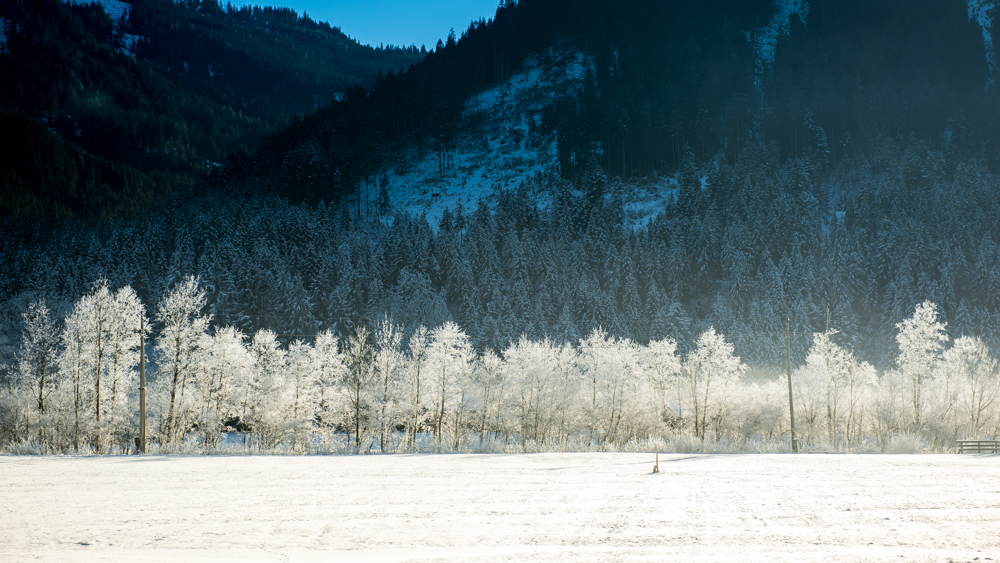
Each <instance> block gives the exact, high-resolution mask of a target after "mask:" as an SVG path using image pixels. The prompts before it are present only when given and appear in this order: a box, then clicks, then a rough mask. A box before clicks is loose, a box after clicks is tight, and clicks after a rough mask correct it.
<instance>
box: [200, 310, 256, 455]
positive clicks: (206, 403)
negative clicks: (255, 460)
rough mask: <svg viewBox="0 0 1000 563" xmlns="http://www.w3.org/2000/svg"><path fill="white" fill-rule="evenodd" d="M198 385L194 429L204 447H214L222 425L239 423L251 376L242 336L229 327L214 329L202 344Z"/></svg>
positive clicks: (251, 368)
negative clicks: (196, 426) (196, 425)
mask: <svg viewBox="0 0 1000 563" xmlns="http://www.w3.org/2000/svg"><path fill="white" fill-rule="evenodd" d="M204 352H205V354H204V357H203V363H202V367H201V369H202V374H201V380H202V381H201V384H200V385H199V388H198V391H199V404H200V409H201V412H200V415H199V417H198V427H199V428H201V429H202V430H203V431H204V443H205V445H206V446H211V445H214V444H215V442H216V440H217V439H218V434H219V432H220V431H221V430H222V424H223V423H224V422H226V421H231V423H233V424H237V423H240V422H243V420H242V419H241V418H240V417H241V416H242V406H243V400H244V399H245V397H246V392H247V388H248V386H249V384H250V378H251V375H252V373H253V358H252V357H251V355H250V352H249V351H248V350H247V347H246V337H245V336H244V335H243V333H242V332H240V330H239V329H237V328H235V327H231V326H227V327H221V328H217V329H216V330H215V333H214V334H213V335H212V338H211V340H209V341H207V342H206V346H205V350H204Z"/></svg>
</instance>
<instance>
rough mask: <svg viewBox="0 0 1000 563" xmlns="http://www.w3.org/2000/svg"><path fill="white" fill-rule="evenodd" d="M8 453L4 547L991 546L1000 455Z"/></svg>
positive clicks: (864, 557)
mask: <svg viewBox="0 0 1000 563" xmlns="http://www.w3.org/2000/svg"><path fill="white" fill-rule="evenodd" d="M652 466H653V456H652V455H651V454H535V455H507V456H502V455H438V456H432V455H421V456H400V455H396V456H362V457H341V456H329V457H323V456H312V457H158V456H150V457H133V458H126V457H7V456H5V457H0V560H2V561H109V560H110V561H220V560H221V561H524V560H533V561H537V560H546V561H674V560H679V561H773V560H784V561H823V562H826V561H942V562H944V561H974V560H977V559H976V558H978V561H988V560H990V558H992V559H993V560H998V559H1000V535H998V534H997V530H998V529H1000V457H998V456H970V455H965V456H959V455H913V456H902V455H901V456H890V455H798V456H796V455H669V456H660V468H661V472H660V473H659V474H656V475H654V474H651V473H650V471H651V469H652Z"/></svg>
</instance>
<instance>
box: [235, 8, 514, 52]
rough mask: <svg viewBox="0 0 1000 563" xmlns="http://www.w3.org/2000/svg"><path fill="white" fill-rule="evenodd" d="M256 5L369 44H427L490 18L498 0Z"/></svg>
mask: <svg viewBox="0 0 1000 563" xmlns="http://www.w3.org/2000/svg"><path fill="white" fill-rule="evenodd" d="M252 3H253V4H258V5H268V6H287V7H289V8H292V9H294V10H295V11H297V12H298V13H299V14H300V15H301V14H302V12H306V13H308V14H309V17H310V18H312V19H313V20H316V21H321V22H322V21H326V22H330V25H332V26H339V27H340V30H341V31H343V32H344V33H346V34H347V35H349V36H351V37H353V38H355V39H357V40H358V42H360V43H364V44H368V45H375V46H377V45H379V44H385V45H389V44H393V45H397V46H406V47H408V46H410V45H416V46H417V47H420V46H421V45H426V46H427V48H428V49H433V48H434V45H436V44H437V42H438V39H444V38H445V37H447V36H448V30H450V29H452V28H454V29H455V33H456V34H457V35H459V36H461V35H462V31H464V30H465V29H467V28H468V27H469V23H470V22H472V21H473V20H477V19H479V18H481V17H484V18H487V19H489V18H492V17H493V16H494V14H496V11H497V5H498V4H499V3H500V0H260V1H259V2H252Z"/></svg>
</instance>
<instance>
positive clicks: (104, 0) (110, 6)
mask: <svg viewBox="0 0 1000 563" xmlns="http://www.w3.org/2000/svg"><path fill="white" fill-rule="evenodd" d="M66 2H67V3H69V4H77V5H86V4H90V3H97V4H100V6H101V7H102V8H104V13H106V14H107V15H109V16H111V21H113V22H115V30H117V29H118V22H120V21H121V18H122V16H124V17H125V19H128V16H129V13H131V11H132V5H131V4H126V3H125V2H121V1H120V0H66Z"/></svg>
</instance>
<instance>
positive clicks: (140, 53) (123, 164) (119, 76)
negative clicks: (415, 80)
mask: <svg viewBox="0 0 1000 563" xmlns="http://www.w3.org/2000/svg"><path fill="white" fill-rule="evenodd" d="M123 6H125V8H126V9H125V12H124V13H123V14H122V17H121V18H120V19H119V20H117V21H113V20H112V18H111V16H109V15H108V14H107V13H106V12H105V10H104V9H103V8H102V7H101V5H100V4H77V3H66V2H61V1H59V0H44V1H41V2H34V1H21V0H12V1H9V2H3V3H0V18H3V20H4V22H5V28H7V29H9V31H8V32H7V35H8V37H7V40H6V47H5V49H4V51H3V53H2V54H0V83H3V84H4V88H3V89H2V90H0V119H2V120H3V121H4V122H5V125H9V124H10V123H15V124H16V125H17V127H16V133H17V135H16V137H15V138H14V139H13V140H11V139H8V138H4V139H2V142H3V143H4V145H5V146H6V145H8V144H10V145H11V146H12V148H13V150H10V151H7V150H5V151H4V152H3V154H4V159H3V162H0V166H2V170H3V174H2V175H0V193H2V194H4V195H5V196H6V197H4V198H3V200H0V214H3V215H14V216H46V217H49V218H56V219H63V218H68V217H77V216H79V217H85V218H91V219H99V220H108V219H110V218H112V217H119V216H130V215H132V214H134V213H135V212H137V211H138V210H140V209H148V208H149V207H150V205H151V203H160V202H162V201H163V200H164V199H165V198H166V196H169V195H170V194H171V193H174V192H185V191H187V190H188V189H189V188H190V187H191V186H192V185H194V184H195V183H197V182H205V181H206V180H207V179H208V174H209V171H210V170H212V169H213V168H214V167H215V166H217V165H216V163H221V162H223V161H225V159H226V157H227V155H229V154H231V153H235V154H242V153H245V152H247V151H250V150H254V149H255V148H256V147H257V146H258V145H259V144H260V142H261V141H262V140H263V139H264V138H265V137H266V136H267V135H268V134H270V133H271V132H273V131H275V130H277V129H279V128H281V127H284V126H286V125H288V123H289V122H290V121H291V120H292V119H293V118H294V117H296V116H300V115H304V114H308V113H311V112H312V111H314V110H315V108H316V107H318V106H320V105H323V104H328V103H330V102H331V101H332V100H334V99H335V98H336V96H337V95H338V94H339V93H341V92H344V91H345V90H347V89H349V88H351V87H353V86H355V85H357V84H364V85H369V86H370V85H371V84H372V83H373V82H374V80H375V78H376V76H377V75H378V74H379V73H380V72H384V71H386V70H389V69H393V70H398V69H401V68H404V67H407V66H409V65H410V64H412V63H413V62H415V61H417V60H419V59H420V57H421V56H423V53H421V52H419V51H418V50H416V49H413V48H410V49H395V48H392V49H380V48H379V49H376V48H371V47H368V46H362V45H359V44H357V43H356V42H354V41H353V40H351V39H350V38H348V37H347V36H345V35H344V34H343V33H341V32H340V31H339V30H338V29H335V28H331V27H329V25H320V24H317V23H316V22H313V21H312V20H310V19H308V18H305V17H299V16H298V15H297V14H295V12H294V11H291V10H287V9H285V10H278V9H260V8H253V9H252V8H243V9H240V10H237V9H234V8H232V7H230V8H229V9H228V10H224V9H222V8H220V7H219V5H218V4H217V3H215V2H209V1H207V2H184V3H176V2H167V1H159V0H149V1H136V2H134V3H130V4H123ZM22 122H24V124H22ZM30 122H35V123H30ZM3 130H4V133H5V137H14V133H15V131H14V129H13V128H8V127H7V126H5V127H4V129H3ZM19 143H23V145H21V146H18V144H19ZM26 147H27V148H31V149H32V150H31V151H30V152H29V151H28V150H26ZM8 194H11V195H9V196H8Z"/></svg>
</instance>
